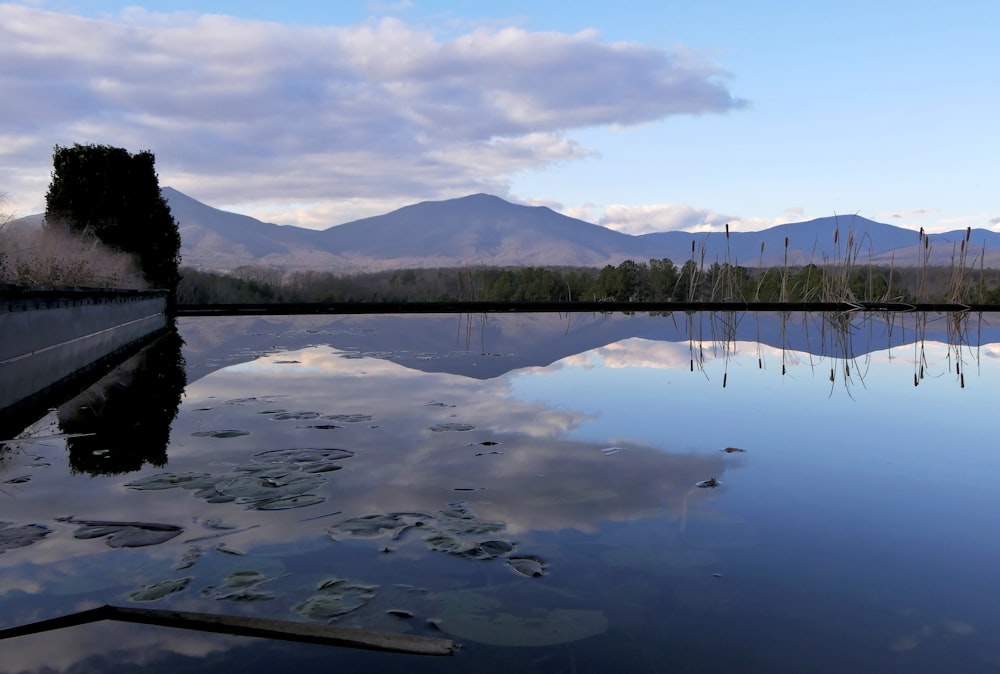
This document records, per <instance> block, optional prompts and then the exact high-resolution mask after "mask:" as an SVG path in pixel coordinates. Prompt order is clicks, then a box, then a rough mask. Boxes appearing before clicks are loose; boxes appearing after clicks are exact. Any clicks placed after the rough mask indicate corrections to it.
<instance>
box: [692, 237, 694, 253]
mask: <svg viewBox="0 0 1000 674" xmlns="http://www.w3.org/2000/svg"><path fill="white" fill-rule="evenodd" d="M691 254H692V255H694V239H691Z"/></svg>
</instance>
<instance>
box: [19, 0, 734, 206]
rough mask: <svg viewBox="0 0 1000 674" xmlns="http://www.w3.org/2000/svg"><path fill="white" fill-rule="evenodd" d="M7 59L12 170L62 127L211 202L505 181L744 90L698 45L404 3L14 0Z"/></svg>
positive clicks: (366, 196)
mask: <svg viewBox="0 0 1000 674" xmlns="http://www.w3.org/2000/svg"><path fill="white" fill-rule="evenodd" d="M396 8H397V9H398V8H400V7H396ZM0 76H2V77H3V78H4V89H5V90H4V105H3V107H2V109H0V138H14V139H17V142H14V143H10V144H5V147H4V159H5V162H4V166H3V167H2V168H0V185H2V186H3V189H4V190H5V191H7V192H9V193H11V194H12V196H14V197H15V198H22V197H23V196H24V195H28V198H30V199H33V200H34V201H35V202H37V203H38V204H40V203H41V193H40V192H39V183H40V182H41V183H43V184H45V183H47V180H48V175H49V172H50V168H51V152H52V146H53V145H56V144H59V145H69V144H72V143H74V142H80V143H107V144H113V145H116V146H122V147H127V148H129V149H131V150H133V151H138V150H141V149H150V150H152V151H153V152H154V153H155V154H156V156H157V164H158V169H159V172H160V176H161V183H163V184H170V185H173V186H174V187H177V188H178V189H181V190H189V191H192V192H196V193H198V194H199V195H200V198H202V199H205V200H206V201H208V202H209V203H227V204H243V205H244V209H243V210H246V209H247V208H251V209H252V208H253V207H254V205H255V204H257V205H258V206H261V207H263V205H264V204H269V207H270V208H274V204H276V203H277V204H282V203H284V204H287V205H291V204H294V203H298V204H302V203H305V202H310V203H315V204H317V207H318V208H321V209H324V208H325V209H326V211H327V212H330V213H336V212H338V206H337V204H339V203H343V202H344V201H345V200H361V201H370V202H371V203H372V204H373V205H374V204H383V203H387V202H393V203H394V205H395V206H400V205H404V204H406V203H410V202H412V201H418V200H423V199H434V198H447V197H453V196H458V195H462V194H467V193H470V192H475V191H484V190H488V191H492V192H495V193H500V194H505V192H506V190H507V186H508V177H509V176H510V175H511V174H512V173H513V172H515V171H519V170H523V169H529V168H538V167H540V166H544V165H547V164H551V163H553V162H562V161H571V160H575V159H579V158H581V157H586V156H589V155H590V154H591V153H592V151H591V150H589V149H588V148H584V147H582V146H581V145H580V144H579V143H578V142H576V141H575V140H573V139H572V138H571V137H570V136H569V135H568V134H570V133H571V132H572V131H574V130H576V129H582V128H586V127H594V126H601V125H624V126H630V125H637V124H643V123H647V122H650V121H654V120H658V119H662V118H665V117H668V116H671V115H679V114H701V113H712V112H715V113H722V112H726V111H728V110H731V109H734V108H737V107H739V106H740V102H739V101H736V100H734V99H733V98H732V96H731V95H730V93H729V91H728V90H727V89H726V87H725V85H724V84H723V79H724V76H725V74H724V73H723V72H721V71H720V70H719V69H718V68H716V67H715V66H713V65H712V64H707V63H704V62H702V61H699V60H698V59H697V58H695V57H692V56H690V55H689V54H687V53H685V52H682V51H680V50H678V51H675V52H668V51H663V50H660V49H655V48H652V47H647V46H643V45H639V44H631V43H607V42H602V41H601V40H600V38H599V37H598V35H597V34H596V33H594V32H592V31H585V32H580V33H576V34H565V33H556V32H545V33H539V32H528V31H526V30H523V29H521V28H511V27H507V28H499V29H486V28H477V29H475V30H472V31H471V32H467V33H464V34H461V35H458V36H457V37H455V38H454V39H441V38H439V37H438V36H437V35H435V34H434V33H432V32H429V31H428V30H423V29H415V28H412V27H410V26H408V25H407V24H405V23H403V22H402V21H400V20H398V19H395V18H383V19H380V20H372V21H369V22H365V23H362V24H357V25H351V26H293V25H282V24H277V23H268V22H262V21H251V20H245V19H240V18H235V17H230V16H222V15H197V14H193V13H173V14H158V13H153V12H148V11H146V10H142V9H130V10H128V11H126V12H124V13H122V14H121V15H119V16H115V17H109V18H105V19H102V20H97V19H89V18H83V17H78V16H73V15H69V14H60V13H55V12H46V11H41V10H38V9H34V8H31V7H26V6H23V5H10V4H4V5H0ZM30 175H37V176H41V180H35V179H30V178H28V177H26V176H30ZM285 210H286V211H288V212H292V211H293V209H292V208H287V209H285ZM369 214H370V213H369ZM346 219H349V218H336V217H334V221H333V222H326V223H323V224H335V223H337V222H342V221H344V220H346Z"/></svg>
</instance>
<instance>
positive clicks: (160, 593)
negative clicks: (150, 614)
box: [128, 576, 191, 601]
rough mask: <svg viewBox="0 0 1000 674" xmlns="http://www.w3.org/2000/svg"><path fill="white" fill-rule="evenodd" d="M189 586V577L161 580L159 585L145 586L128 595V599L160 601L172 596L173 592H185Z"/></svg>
mask: <svg viewBox="0 0 1000 674" xmlns="http://www.w3.org/2000/svg"><path fill="white" fill-rule="evenodd" d="M190 584H191V578H190V576H189V577H187V578H174V579H171V580H162V581H160V582H159V583H153V584H152V585H146V586H145V587H143V588H142V589H141V590H137V591H135V592H131V593H129V595H128V598H129V599H131V600H132V601H159V600H160V599H163V598H164V597H166V596H168V595H171V594H174V593H175V592H182V591H184V590H186V589H187V587H188V585H190Z"/></svg>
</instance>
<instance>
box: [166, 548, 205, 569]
mask: <svg viewBox="0 0 1000 674" xmlns="http://www.w3.org/2000/svg"><path fill="white" fill-rule="evenodd" d="M204 554H205V551H204V549H202V548H201V547H200V546H197V545H192V546H190V547H188V549H187V550H185V551H184V552H182V553H181V556H180V557H178V558H177V561H176V562H174V566H173V569H174V571H182V570H184V569H190V568H191V567H192V566H194V565H195V563H196V562H197V561H198V560H199V559H201V557H202V555H204Z"/></svg>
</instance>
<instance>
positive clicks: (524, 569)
mask: <svg viewBox="0 0 1000 674" xmlns="http://www.w3.org/2000/svg"><path fill="white" fill-rule="evenodd" d="M507 566H509V567H510V568H511V570H513V571H514V573H516V574H518V575H519V576H526V577H528V578H540V577H541V576H544V575H546V574H547V573H548V565H546V564H545V562H543V561H542V560H540V559H538V558H537V557H511V558H510V559H508V560H507Z"/></svg>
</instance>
